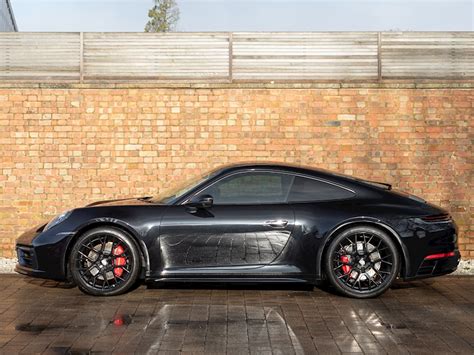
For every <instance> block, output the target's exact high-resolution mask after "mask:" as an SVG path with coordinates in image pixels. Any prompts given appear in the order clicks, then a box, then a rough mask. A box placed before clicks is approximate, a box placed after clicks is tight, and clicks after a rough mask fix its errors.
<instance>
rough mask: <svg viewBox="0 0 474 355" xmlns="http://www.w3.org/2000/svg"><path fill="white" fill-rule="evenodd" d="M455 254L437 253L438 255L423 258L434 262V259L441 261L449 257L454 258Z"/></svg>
mask: <svg viewBox="0 0 474 355" xmlns="http://www.w3.org/2000/svg"><path fill="white" fill-rule="evenodd" d="M455 255H456V254H455V253H454V251H450V252H448V253H438V254H431V255H428V256H426V257H425V260H435V259H443V258H449V257H451V256H455Z"/></svg>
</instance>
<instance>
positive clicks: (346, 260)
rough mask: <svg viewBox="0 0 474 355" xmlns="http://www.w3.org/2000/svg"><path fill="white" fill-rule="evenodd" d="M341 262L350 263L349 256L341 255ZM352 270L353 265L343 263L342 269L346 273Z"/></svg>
mask: <svg viewBox="0 0 474 355" xmlns="http://www.w3.org/2000/svg"><path fill="white" fill-rule="evenodd" d="M341 262H342V263H344V264H347V263H349V257H348V256H347V255H341ZM351 270H352V267H351V266H349V265H342V271H343V272H344V274H348V273H350V272H351Z"/></svg>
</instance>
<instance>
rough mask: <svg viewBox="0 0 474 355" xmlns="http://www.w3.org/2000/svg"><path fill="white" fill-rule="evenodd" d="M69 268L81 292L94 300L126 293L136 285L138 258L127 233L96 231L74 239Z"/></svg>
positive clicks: (137, 251) (97, 229) (113, 229)
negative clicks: (98, 297) (96, 297)
mask: <svg viewBox="0 0 474 355" xmlns="http://www.w3.org/2000/svg"><path fill="white" fill-rule="evenodd" d="M69 267H70V271H71V274H72V278H73V279H74V281H75V283H76V284H77V285H78V287H79V288H80V289H81V291H83V292H85V293H87V294H90V295H94V296H114V295H119V294H122V293H124V292H126V291H128V290H129V289H130V288H131V287H132V286H133V285H134V284H135V283H136V282H137V280H138V275H139V271H140V254H139V250H138V248H137V246H136V243H135V242H134V241H133V239H132V238H131V237H130V236H129V235H128V234H127V233H125V232H124V231H122V230H120V229H117V228H113V227H103V228H102V227H100V228H95V229H91V230H89V231H87V232H85V233H84V234H83V235H81V236H80V237H79V238H78V239H77V241H76V243H75V244H74V246H73V248H72V250H71V253H70V258H69Z"/></svg>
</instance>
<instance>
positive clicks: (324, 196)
mask: <svg viewBox="0 0 474 355" xmlns="http://www.w3.org/2000/svg"><path fill="white" fill-rule="evenodd" d="M353 196H354V193H353V192H351V191H349V190H346V189H343V188H342V187H338V186H335V185H331V184H328V183H325V182H322V181H319V180H314V179H308V178H304V177H300V176H296V177H295V179H294V181H293V186H292V187H291V190H290V194H289V195H288V202H310V201H327V200H342V199H346V198H351V197H353Z"/></svg>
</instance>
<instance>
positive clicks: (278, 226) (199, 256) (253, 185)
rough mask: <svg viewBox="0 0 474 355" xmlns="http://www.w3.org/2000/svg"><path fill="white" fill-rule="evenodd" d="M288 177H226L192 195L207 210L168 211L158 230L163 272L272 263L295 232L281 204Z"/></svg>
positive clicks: (172, 208)
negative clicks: (203, 199) (206, 200)
mask: <svg viewBox="0 0 474 355" xmlns="http://www.w3.org/2000/svg"><path fill="white" fill-rule="evenodd" d="M293 178H294V177H293V176H291V175H288V174H282V173H277V172H272V171H240V172H234V173H230V174H228V175H226V176H224V177H222V178H220V179H218V180H217V181H215V182H213V183H211V184H210V185H208V186H206V187H204V188H203V189H201V190H200V191H199V192H197V193H196V194H194V195H193V196H191V197H190V198H189V199H188V201H190V200H193V199H197V198H199V197H200V196H205V195H209V196H212V198H213V204H212V207H210V208H197V209H196V208H194V207H190V206H189V205H187V204H186V202H185V203H183V204H181V205H177V206H170V207H169V208H168V210H167V211H166V212H165V214H164V216H163V219H162V222H161V228H160V249H161V256H162V264H163V268H164V270H170V269H175V268H185V269H188V270H189V269H193V268H215V269H216V270H221V269H222V268H233V267H243V266H245V267H247V268H253V267H258V266H262V265H266V264H269V263H271V262H272V261H273V260H274V259H275V258H276V257H277V256H278V255H279V254H280V253H281V252H282V250H283V249H284V247H285V245H286V244H287V242H288V240H289V238H290V237H291V233H292V231H293V227H294V213H293V209H291V208H290V207H289V205H288V204H287V203H286V199H287V197H288V193H289V188H290V186H291V183H292V181H293Z"/></svg>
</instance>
